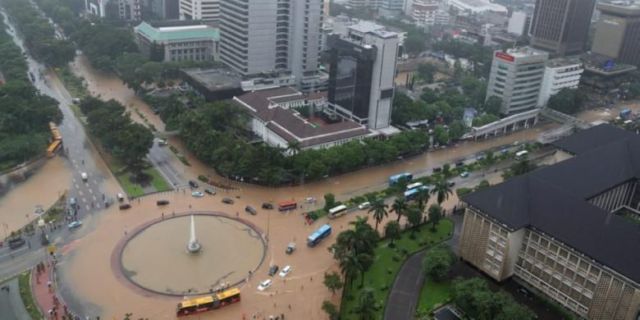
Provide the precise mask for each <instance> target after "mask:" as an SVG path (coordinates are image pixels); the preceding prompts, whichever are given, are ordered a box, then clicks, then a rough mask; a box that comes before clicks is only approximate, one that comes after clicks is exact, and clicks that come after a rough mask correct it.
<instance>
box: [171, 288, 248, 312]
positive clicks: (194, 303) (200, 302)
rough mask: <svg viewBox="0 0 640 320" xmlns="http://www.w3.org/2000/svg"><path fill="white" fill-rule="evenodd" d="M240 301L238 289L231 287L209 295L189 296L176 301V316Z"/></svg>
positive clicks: (213, 308)
mask: <svg viewBox="0 0 640 320" xmlns="http://www.w3.org/2000/svg"><path fill="white" fill-rule="evenodd" d="M236 302H240V289H238V288H231V289H227V290H224V291H221V292H218V293H215V294H213V295H210V296H204V297H199V298H191V299H185V300H182V302H180V303H178V308H177V312H176V314H177V316H178V317H182V316H187V315H192V314H196V313H201V312H206V311H210V310H215V309H219V308H222V307H224V306H227V305H230V304H232V303H236Z"/></svg>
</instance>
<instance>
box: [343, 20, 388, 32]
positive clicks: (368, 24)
mask: <svg viewBox="0 0 640 320" xmlns="http://www.w3.org/2000/svg"><path fill="white" fill-rule="evenodd" d="M349 29H351V30H353V31H356V32H362V33H369V32H373V31H377V30H384V26H382V25H379V24H377V23H375V22H372V21H367V20H360V21H358V23H356V24H354V25H351V26H349Z"/></svg>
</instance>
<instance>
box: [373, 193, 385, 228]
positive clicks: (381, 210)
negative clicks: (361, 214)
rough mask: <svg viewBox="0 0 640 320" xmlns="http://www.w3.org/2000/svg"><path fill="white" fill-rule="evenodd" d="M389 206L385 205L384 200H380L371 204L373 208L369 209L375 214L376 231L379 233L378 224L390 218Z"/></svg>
mask: <svg viewBox="0 0 640 320" xmlns="http://www.w3.org/2000/svg"><path fill="white" fill-rule="evenodd" d="M387 207H388V206H387V204H386V203H384V199H382V198H378V199H376V200H374V201H373V203H371V208H369V213H372V214H373V219H374V220H375V221H376V231H378V224H379V223H380V221H382V219H384V218H385V217H387V216H389V212H387Z"/></svg>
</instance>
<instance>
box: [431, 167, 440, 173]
mask: <svg viewBox="0 0 640 320" xmlns="http://www.w3.org/2000/svg"><path fill="white" fill-rule="evenodd" d="M440 171H442V168H441V167H435V168H433V173H436V172H440Z"/></svg>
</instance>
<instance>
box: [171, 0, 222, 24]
mask: <svg viewBox="0 0 640 320" xmlns="http://www.w3.org/2000/svg"><path fill="white" fill-rule="evenodd" d="M220 2H221V0H180V19H181V20H202V21H218V20H219V19H220Z"/></svg>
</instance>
